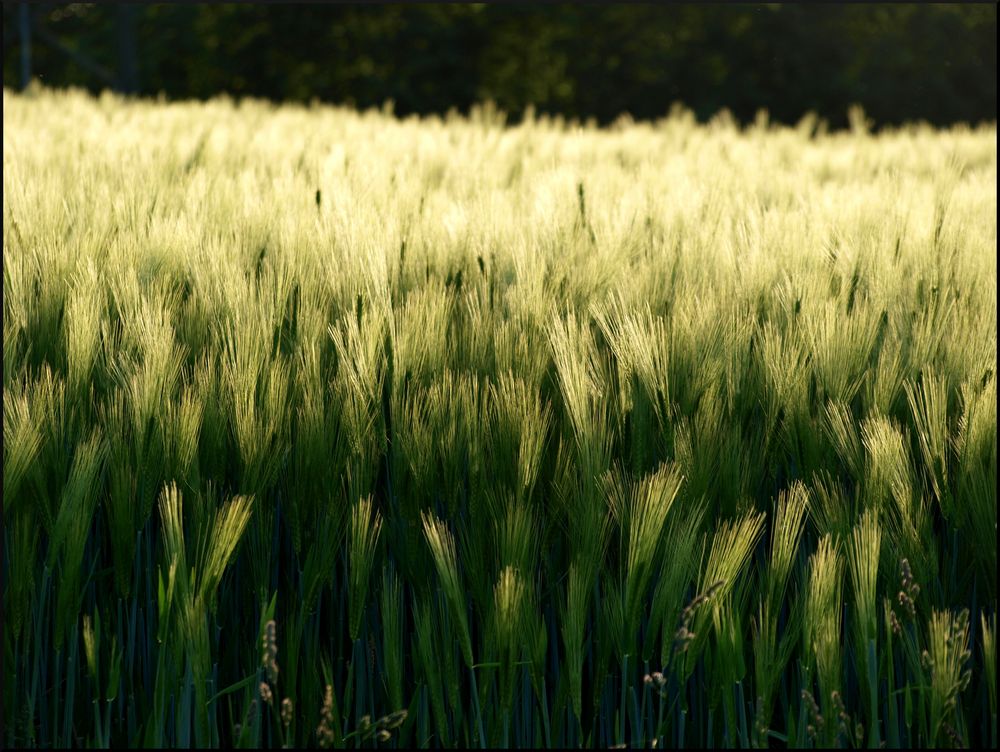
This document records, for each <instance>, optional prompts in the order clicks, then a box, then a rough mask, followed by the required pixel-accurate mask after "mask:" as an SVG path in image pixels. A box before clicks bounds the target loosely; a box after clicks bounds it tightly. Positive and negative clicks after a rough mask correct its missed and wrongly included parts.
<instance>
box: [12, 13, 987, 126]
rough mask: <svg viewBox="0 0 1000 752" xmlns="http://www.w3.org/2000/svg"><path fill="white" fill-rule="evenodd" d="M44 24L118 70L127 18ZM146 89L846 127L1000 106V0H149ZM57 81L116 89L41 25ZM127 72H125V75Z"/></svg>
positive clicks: (36, 57)
mask: <svg viewBox="0 0 1000 752" xmlns="http://www.w3.org/2000/svg"><path fill="white" fill-rule="evenodd" d="M18 12H19V8H18V6H17V4H11V3H4V6H3V19H4V85H5V86H18V85H19V83H20V76H21V69H20V37H19V34H18V15H17V14H18ZM33 12H34V14H35V16H34V19H35V23H37V24H40V25H41V26H42V27H43V33H44V30H48V31H49V32H51V33H52V34H54V35H56V36H57V37H58V38H59V39H60V40H62V41H63V43H64V44H65V45H66V46H67V47H68V48H71V49H73V50H76V51H77V52H80V53H83V54H85V55H86V56H88V57H89V58H90V59H91V60H93V61H95V62H96V63H97V64H98V65H100V66H103V67H104V68H106V69H108V70H110V71H119V70H120V67H121V65H122V62H121V61H122V49H121V47H122V44H123V42H122V39H123V38H127V36H128V35H125V37H123V35H122V33H121V26H120V24H121V23H123V21H122V18H123V16H122V15H121V14H120V13H119V9H116V8H115V7H114V6H112V5H110V4H100V5H98V4H84V3H73V4H69V5H55V4H42V5H40V6H35V8H34V10H33ZM129 23H132V24H134V25H133V26H130V27H129V28H130V29H131V30H132V31H131V32H129V33H130V34H131V35H132V36H133V37H134V38H135V41H136V44H137V53H136V54H137V57H138V60H137V65H138V82H137V83H138V89H137V90H138V92H139V93H141V94H146V95H150V94H151V95H155V94H158V93H161V92H162V93H163V94H165V95H166V96H168V97H170V98H188V97H194V98H204V97H210V96H213V95H215V94H218V93H221V92H228V93H229V94H231V95H233V96H237V97H239V96H253V97H263V98H267V99H273V100H279V101H288V100H292V101H309V100H311V99H313V98H317V99H320V100H324V101H328V102H339V103H346V104H353V105H355V106H358V107H369V106H380V105H382V104H383V103H384V102H385V101H386V100H392V101H393V102H394V103H395V111H396V113H397V114H401V115H406V114H410V113H420V114H426V113H435V112H437V113H443V112H446V111H447V110H448V109H450V108H452V107H454V108H457V109H459V110H463V111H465V110H467V109H468V107H469V106H470V105H472V104H473V103H475V102H479V101H484V100H493V101H495V102H496V103H497V105H498V106H499V107H500V108H502V109H504V110H506V111H507V112H508V113H510V114H511V116H512V117H513V118H517V117H518V115H519V114H520V113H521V112H523V110H524V108H525V107H526V106H527V105H534V106H535V108H536V110H537V111H538V112H548V113H553V114H555V113H558V114H562V115H564V116H566V117H571V118H580V119H586V118H590V117H593V118H596V119H597V120H598V121H599V122H602V123H607V122H610V121H613V120H614V119H615V118H616V117H617V116H619V115H620V114H622V113H626V112H627V113H629V114H631V115H632V116H633V117H634V118H636V119H645V118H656V117H659V116H662V115H664V114H665V113H666V112H667V111H668V110H669V108H670V106H671V104H672V103H674V102H681V103H683V104H684V105H686V106H687V107H690V108H691V109H693V110H694V112H695V114H696V115H697V116H698V117H699V118H700V119H705V118H708V117H711V116H712V115H713V114H715V113H716V112H718V111H719V110H720V109H722V108H723V107H727V108H729V109H730V110H731V111H732V113H733V114H734V115H735V116H736V117H737V118H738V119H739V120H741V121H744V122H745V121H749V120H752V119H753V118H754V116H755V114H756V112H757V110H758V109H760V108H766V109H767V110H768V111H769V114H770V117H771V119H772V120H776V121H782V122H794V121H796V120H798V119H799V118H800V117H801V116H802V115H803V114H804V113H805V112H806V111H809V110H812V111H814V112H816V113H818V114H819V115H820V116H822V117H824V118H826V119H828V120H829V122H830V125H831V126H833V127H839V126H844V125H846V124H847V114H846V113H847V109H848V107H849V106H850V105H851V104H852V103H855V102H856V103H860V104H861V105H862V106H863V107H864V109H865V112H866V113H867V115H868V116H869V117H871V118H872V119H873V120H874V121H875V123H877V124H879V125H885V124H895V123H901V122H906V121H913V120H926V121H929V122H931V123H934V124H946V123H952V122H956V121H969V122H979V121H982V120H995V119H996V5H995V4H993V3H990V4H982V5H971V4H965V5H916V4H903V5H883V4H874V3H873V4H857V5H844V6H830V5H777V4H766V5H739V6H725V5H670V6H657V5H617V6H612V5H607V6H595V5H572V6H570V5H533V6H518V5H482V4H476V5H468V4H466V5H413V6H401V5H381V6H374V7H363V6H342V5H341V6H329V5H295V6H290V5H287V4H269V5H228V4H224V5H208V4H204V5H150V6H144V7H135V10H134V21H132V22H129ZM32 73H33V75H34V76H35V77H37V78H39V79H40V80H41V82H42V83H43V84H45V85H49V86H67V85H73V86H83V87H86V88H88V89H91V90H100V89H101V88H104V87H105V86H107V85H108V83H109V82H108V81H107V80H102V79H101V78H100V77H98V74H97V73H95V72H94V71H92V70H85V69H84V68H83V67H81V65H80V63H79V61H78V60H74V59H73V58H72V57H71V56H69V55H67V54H65V52H61V51H58V50H56V49H55V48H54V47H53V46H52V45H51V44H47V43H46V42H45V40H44V39H41V38H39V36H38V34H37V33H36V34H34V35H33V49H32ZM119 80H120V78H119Z"/></svg>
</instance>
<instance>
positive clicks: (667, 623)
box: [2, 88, 997, 748]
mask: <svg viewBox="0 0 1000 752" xmlns="http://www.w3.org/2000/svg"><path fill="white" fill-rule="evenodd" d="M3 106H4V116H3V119H4V123H3V125H4V128H3V189H4V192H3V243H4V254H3V275H4V276H3V350H4V353H3V354H4V357H3V366H4V382H3V383H4V397H3V407H4V423H3V437H4V460H3V473H4V475H3V482H4V491H3V505H4V510H3V625H4V626H3V649H4V668H3V687H4V688H3V704H4V708H3V712H4V721H3V724H2V726H3V731H2V735H3V741H4V744H5V745H8V746H39V747H55V746H109V745H114V746H151V747H163V746H168V747H174V746H188V745H194V746H198V747H203V746H204V747H218V746H240V747H250V746H270V747H279V746H289V747H291V746H321V747H354V748H357V747H369V748H371V747H403V746H418V747H472V748H480V747H497V746H505V747H506V746H509V747H521V748H531V747H587V748H608V747H615V746H619V747H621V746H630V747H650V746H656V747H707V746H726V747H744V748H746V747H766V746H776V747H786V746H787V747H829V746H841V747H877V746H880V745H885V746H888V747H908V746H919V747H935V746H967V745H984V746H993V747H995V746H996V744H997V698H996V653H995V629H996V606H997V576H996V572H997V569H996V567H997V539H996V517H997V495H996V481H997V430H996V418H997V415H996V405H997V401H996V397H997V390H996V373H995V368H996V363H997V328H996V320H997V267H996V257H995V248H996V242H997V212H996V206H997V193H996V186H997V142H996V126H995V124H993V125H989V126H980V127H976V128H969V127H958V126H956V127H953V128H950V129H948V130H933V129H931V128H930V127H928V126H921V125H913V126H910V127H906V128H902V129H896V130H889V131H880V132H879V133H877V134H873V133H871V132H870V131H869V129H868V126H867V124H866V122H865V120H864V116H863V113H861V112H860V111H855V112H854V113H853V115H852V123H853V126H852V129H851V130H850V131H846V132H831V133H827V132H826V129H825V128H824V126H823V123H822V122H821V121H817V119H816V118H813V117H806V118H804V119H803V120H802V121H801V122H800V123H799V124H798V125H796V126H794V127H788V126H775V125H772V124H769V123H768V121H767V118H766V116H765V115H764V114H763V113H762V114H761V115H760V116H759V117H758V119H757V121H756V122H755V123H754V124H751V125H748V126H739V125H738V124H736V123H734V122H733V120H732V118H729V117H727V116H726V115H725V114H724V113H723V114H720V115H718V116H716V117H715V118H714V119H713V120H712V121H711V122H709V123H707V124H701V125H699V124H698V123H696V122H695V120H694V118H693V116H692V115H691V114H690V113H688V112H686V111H685V110H683V109H681V108H675V109H674V110H672V111H671V114H670V115H669V116H668V117H665V118H664V119H662V120H660V121H657V122H654V123H633V122H631V121H628V120H627V119H622V120H620V121H619V122H618V123H616V124H615V125H614V126H613V127H610V128H607V129H597V128H595V127H592V126H586V125H581V124H579V123H573V122H564V121H562V120H560V119H558V118H549V117H540V116H539V117H534V116H530V117H528V118H527V119H526V120H525V121H524V122H522V123H519V124H517V125H507V124H505V119H504V116H503V114H502V113H499V112H497V111H496V110H495V109H494V108H491V107H489V106H482V107H479V108H476V109H475V110H473V112H472V113H471V114H470V115H469V116H468V117H461V116H458V115H454V116H451V115H449V116H448V117H443V118H425V119H416V118H410V119H398V118H395V117H393V116H392V114H391V112H390V111H389V110H388V109H384V110H383V111H368V112H363V113H361V112H355V111H351V110H348V109H341V108H334V107H328V106H319V105H316V106H312V107H304V106H281V107H277V106H273V105H270V104H265V103H262V102H253V101H250V102H241V103H235V102H233V101H230V100H227V99H216V100H212V101H209V102H207V103H194V102H190V103H185V102H179V103H169V104H168V103H165V102H156V101H153V100H138V101H127V100H123V99H120V98H117V97H114V96H112V95H110V94H106V95H102V96H101V97H97V98H95V97H91V96H88V95H85V94H83V93H80V92H77V91H67V92H54V91H49V90H44V89H37V88H36V89H32V90H29V92H28V93H26V94H15V93H13V92H11V91H9V90H4V94H3Z"/></svg>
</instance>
